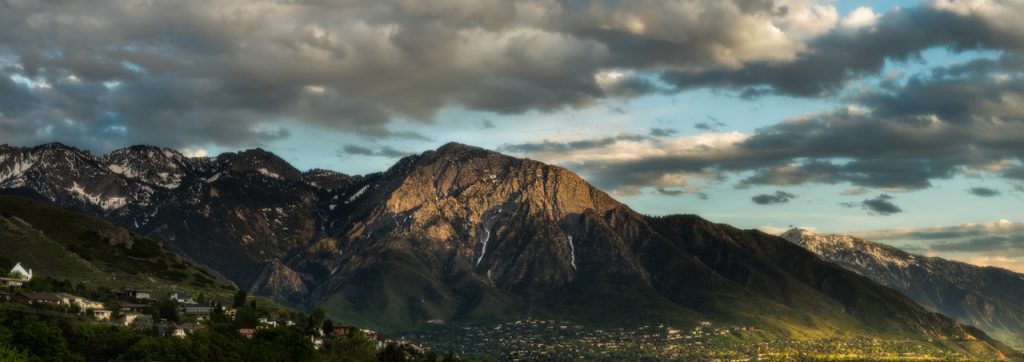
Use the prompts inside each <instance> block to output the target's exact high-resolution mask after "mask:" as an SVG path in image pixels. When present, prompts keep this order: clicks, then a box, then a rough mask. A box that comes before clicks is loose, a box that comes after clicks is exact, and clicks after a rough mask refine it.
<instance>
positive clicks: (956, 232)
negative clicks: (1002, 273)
mask: <svg viewBox="0 0 1024 362" xmlns="http://www.w3.org/2000/svg"><path fill="white" fill-rule="evenodd" d="M850 234H851V235H854V236H857V237H860V238H863V239H867V240H874V241H883V242H887V243H895V242H902V243H904V244H906V246H904V247H903V248H904V249H906V250H909V251H912V252H915V253H921V254H925V255H932V256H942V257H945V258H952V259H957V260H961V261H964V262H967V263H971V264H975V265H981V266H996V267H1001V268H1006V269H1010V270H1014V271H1017V272H1024V222H1012V221H1009V220H1006V219H999V220H995V221H990V222H984V223H967V224H961V225H953V226H935V227H924V228H895V229H885V230H876V231H866V232H854V233H850Z"/></svg>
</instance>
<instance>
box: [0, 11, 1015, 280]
mask: <svg viewBox="0 0 1024 362" xmlns="http://www.w3.org/2000/svg"><path fill="white" fill-rule="evenodd" d="M1022 18H1024V1H1021V0H1012V1H1011V0H1002V1H999V0H925V1H851V0H839V1H828V0H722V1H697V0H679V1H673V0H634V1H612V0H604V1H598V0H595V1H575V0H514V1H513V0H480V1H473V0H434V1H429V2H423V1H413V0H405V1H401V0H395V1H389V0H373V1H363V0H344V1H234V0H223V1H189V0H183V1H130V0H111V1H101V0H97V1H88V2H75V1H38V0H0V143H8V144H12V145H19V146H31V145H36V144H40V143H45V142H54V141H56V142H63V143H66V144H70V145H74V146H77V147H81V148H84V149H89V150H91V151H93V152H94V153H98V154H102V153H106V152H109V151H111V150H113V149H117V148H120V147H125V146H128V145H133V144H150V145H157V146H162V147H170V148H175V149H178V150H181V151H182V152H184V153H186V154H188V155H195V156H204V155H215V154H218V153H221V152H230V151H236V150H241V149H249V148H255V147H261V148H264V149H267V150H270V151H272V152H274V153H277V154H278V155H280V156H282V157H284V158H285V159H286V160H288V161H289V162H291V163H293V164H294V165H295V166H296V167H298V168H300V169H310V168H326V169H332V170H336V171H341V172H345V173H349V174H365V173H370V172H376V171H381V170H384V169H386V168H388V167H389V166H390V165H391V164H393V163H394V162H395V161H397V160H398V159H399V158H400V157H403V156H405V155H409V154H414V153H419V152H423V151H426V150H430V149H434V148H436V147H438V146H440V145H442V144H444V143H447V142H451V141H455V142H461V143H466V144H471V145H476V146H480V147H484V148H488V149H492V150H496V151H500V152H503V153H507V154H510V155H515V156H519V157H528V158H532V159H536V160H540V161H544V162H548V163H552V164H556V165H559V166H562V167H566V168H568V169H570V170H573V171H575V172H577V173H579V174H580V175H581V176H583V177H584V178H585V179H587V180H588V181H589V182H591V183H593V184H594V185H596V186H597V187H599V188H601V189H603V190H606V191H608V192H610V193H611V194H612V195H613V196H615V197H616V198H618V199H619V200H620V201H622V202H624V203H626V204H628V205H629V206H630V207H632V208H634V209H635V210H637V211H640V212H643V213H645V214H652V215H663V214H675V213H693V214H699V215H701V216H703V217H705V218H708V219H710V220H712V221H716V222H723V223H729V224H733V225H735V226H738V227H741V228H759V229H761V230H765V231H769V232H780V231H783V230H785V229H787V228H789V227H793V226H798V227H804V228H809V229H812V230H815V231H818V232H828V233H833V232H835V233H853V234H855V235H859V236H864V237H867V238H870V239H872V240H876V241H882V242H886V243H889V244H893V245H897V246H900V247H902V248H905V249H907V250H910V251H913V252H917V253H921V254H926V255H935V256H943V257H947V258H952V259H956V260H962V261H967V262H970V263H974V264H978V265H993V266H1000V267H1005V268H1010V269H1013V270H1017V271H1022V272H1024V207H1022V206H1021V204H1022V200H1024V163H1022V160H1024V159H1022V156H1024V146H1022V145H1024V75H1022V72H1021V71H1022V69H1024V27H1021V26H1020V25H1019V19H1022Z"/></svg>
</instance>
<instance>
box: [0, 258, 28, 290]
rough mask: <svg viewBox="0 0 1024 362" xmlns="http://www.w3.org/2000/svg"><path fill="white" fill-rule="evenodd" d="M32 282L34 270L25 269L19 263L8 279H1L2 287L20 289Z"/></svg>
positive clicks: (15, 265) (8, 274)
mask: <svg viewBox="0 0 1024 362" xmlns="http://www.w3.org/2000/svg"><path fill="white" fill-rule="evenodd" d="M30 280H32V269H25V267H23V266H21V263H17V264H14V268H11V271H10V272H9V273H7V276H6V277H0V287H20V286H21V285H22V284H25V283H27V282H28V281H30Z"/></svg>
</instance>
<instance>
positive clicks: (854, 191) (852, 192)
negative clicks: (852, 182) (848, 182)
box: [839, 187, 868, 196]
mask: <svg viewBox="0 0 1024 362" xmlns="http://www.w3.org/2000/svg"><path fill="white" fill-rule="evenodd" d="M867 192H868V189H865V188H863V187H851V188H848V189H846V190H843V192H840V193H839V195H840V196H860V195H863V194H866V193H867Z"/></svg>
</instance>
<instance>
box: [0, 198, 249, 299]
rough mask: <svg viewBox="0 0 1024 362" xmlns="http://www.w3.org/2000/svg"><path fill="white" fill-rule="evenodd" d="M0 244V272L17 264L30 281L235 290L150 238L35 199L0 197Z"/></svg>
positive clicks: (167, 289)
mask: <svg viewBox="0 0 1024 362" xmlns="http://www.w3.org/2000/svg"><path fill="white" fill-rule="evenodd" d="M0 245H2V246H3V247H2V248H0V261H2V263H0V264H2V265H0V267H6V268H10V266H11V265H13V263H15V262H21V263H22V264H23V265H26V266H27V267H29V268H32V269H33V270H34V274H35V276H36V277H44V276H46V277H53V278H57V279H68V280H71V281H73V282H85V283H89V284H92V285H97V286H106V287H110V288H118V287H123V286H131V287H137V288H148V289H153V290H155V291H161V292H170V291H189V292H193V293H199V292H202V293H205V294H206V295H211V296H213V295H224V296H227V295H229V294H232V293H234V290H235V289H234V288H233V287H231V286H230V285H228V284H225V283H224V282H221V281H218V280H217V278H216V277H215V276H214V275H213V274H211V273H210V272H208V271H206V270H203V269H200V268H197V267H196V266H194V265H192V264H191V263H189V262H188V261H186V260H182V259H181V258H180V257H178V256H177V255H175V254H174V253H172V252H171V251H168V250H166V249H164V248H163V247H162V246H161V245H160V243H158V242H156V241H154V240H152V239H150V238H146V237H143V236H141V235H138V234H135V233H132V232H129V231H128V230H125V229H123V228H120V227H117V226H115V225H112V224H110V223H108V222H106V221H103V220H99V219H96V218H94V217H90V216H88V215H84V214H80V213H76V212H71V211H67V210H64V209H60V208H57V207H55V206H52V205H49V204H48V203H46V202H41V201H37V200H31V199H25V198H20V197H13V196H0ZM4 270H7V269H4Z"/></svg>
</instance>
